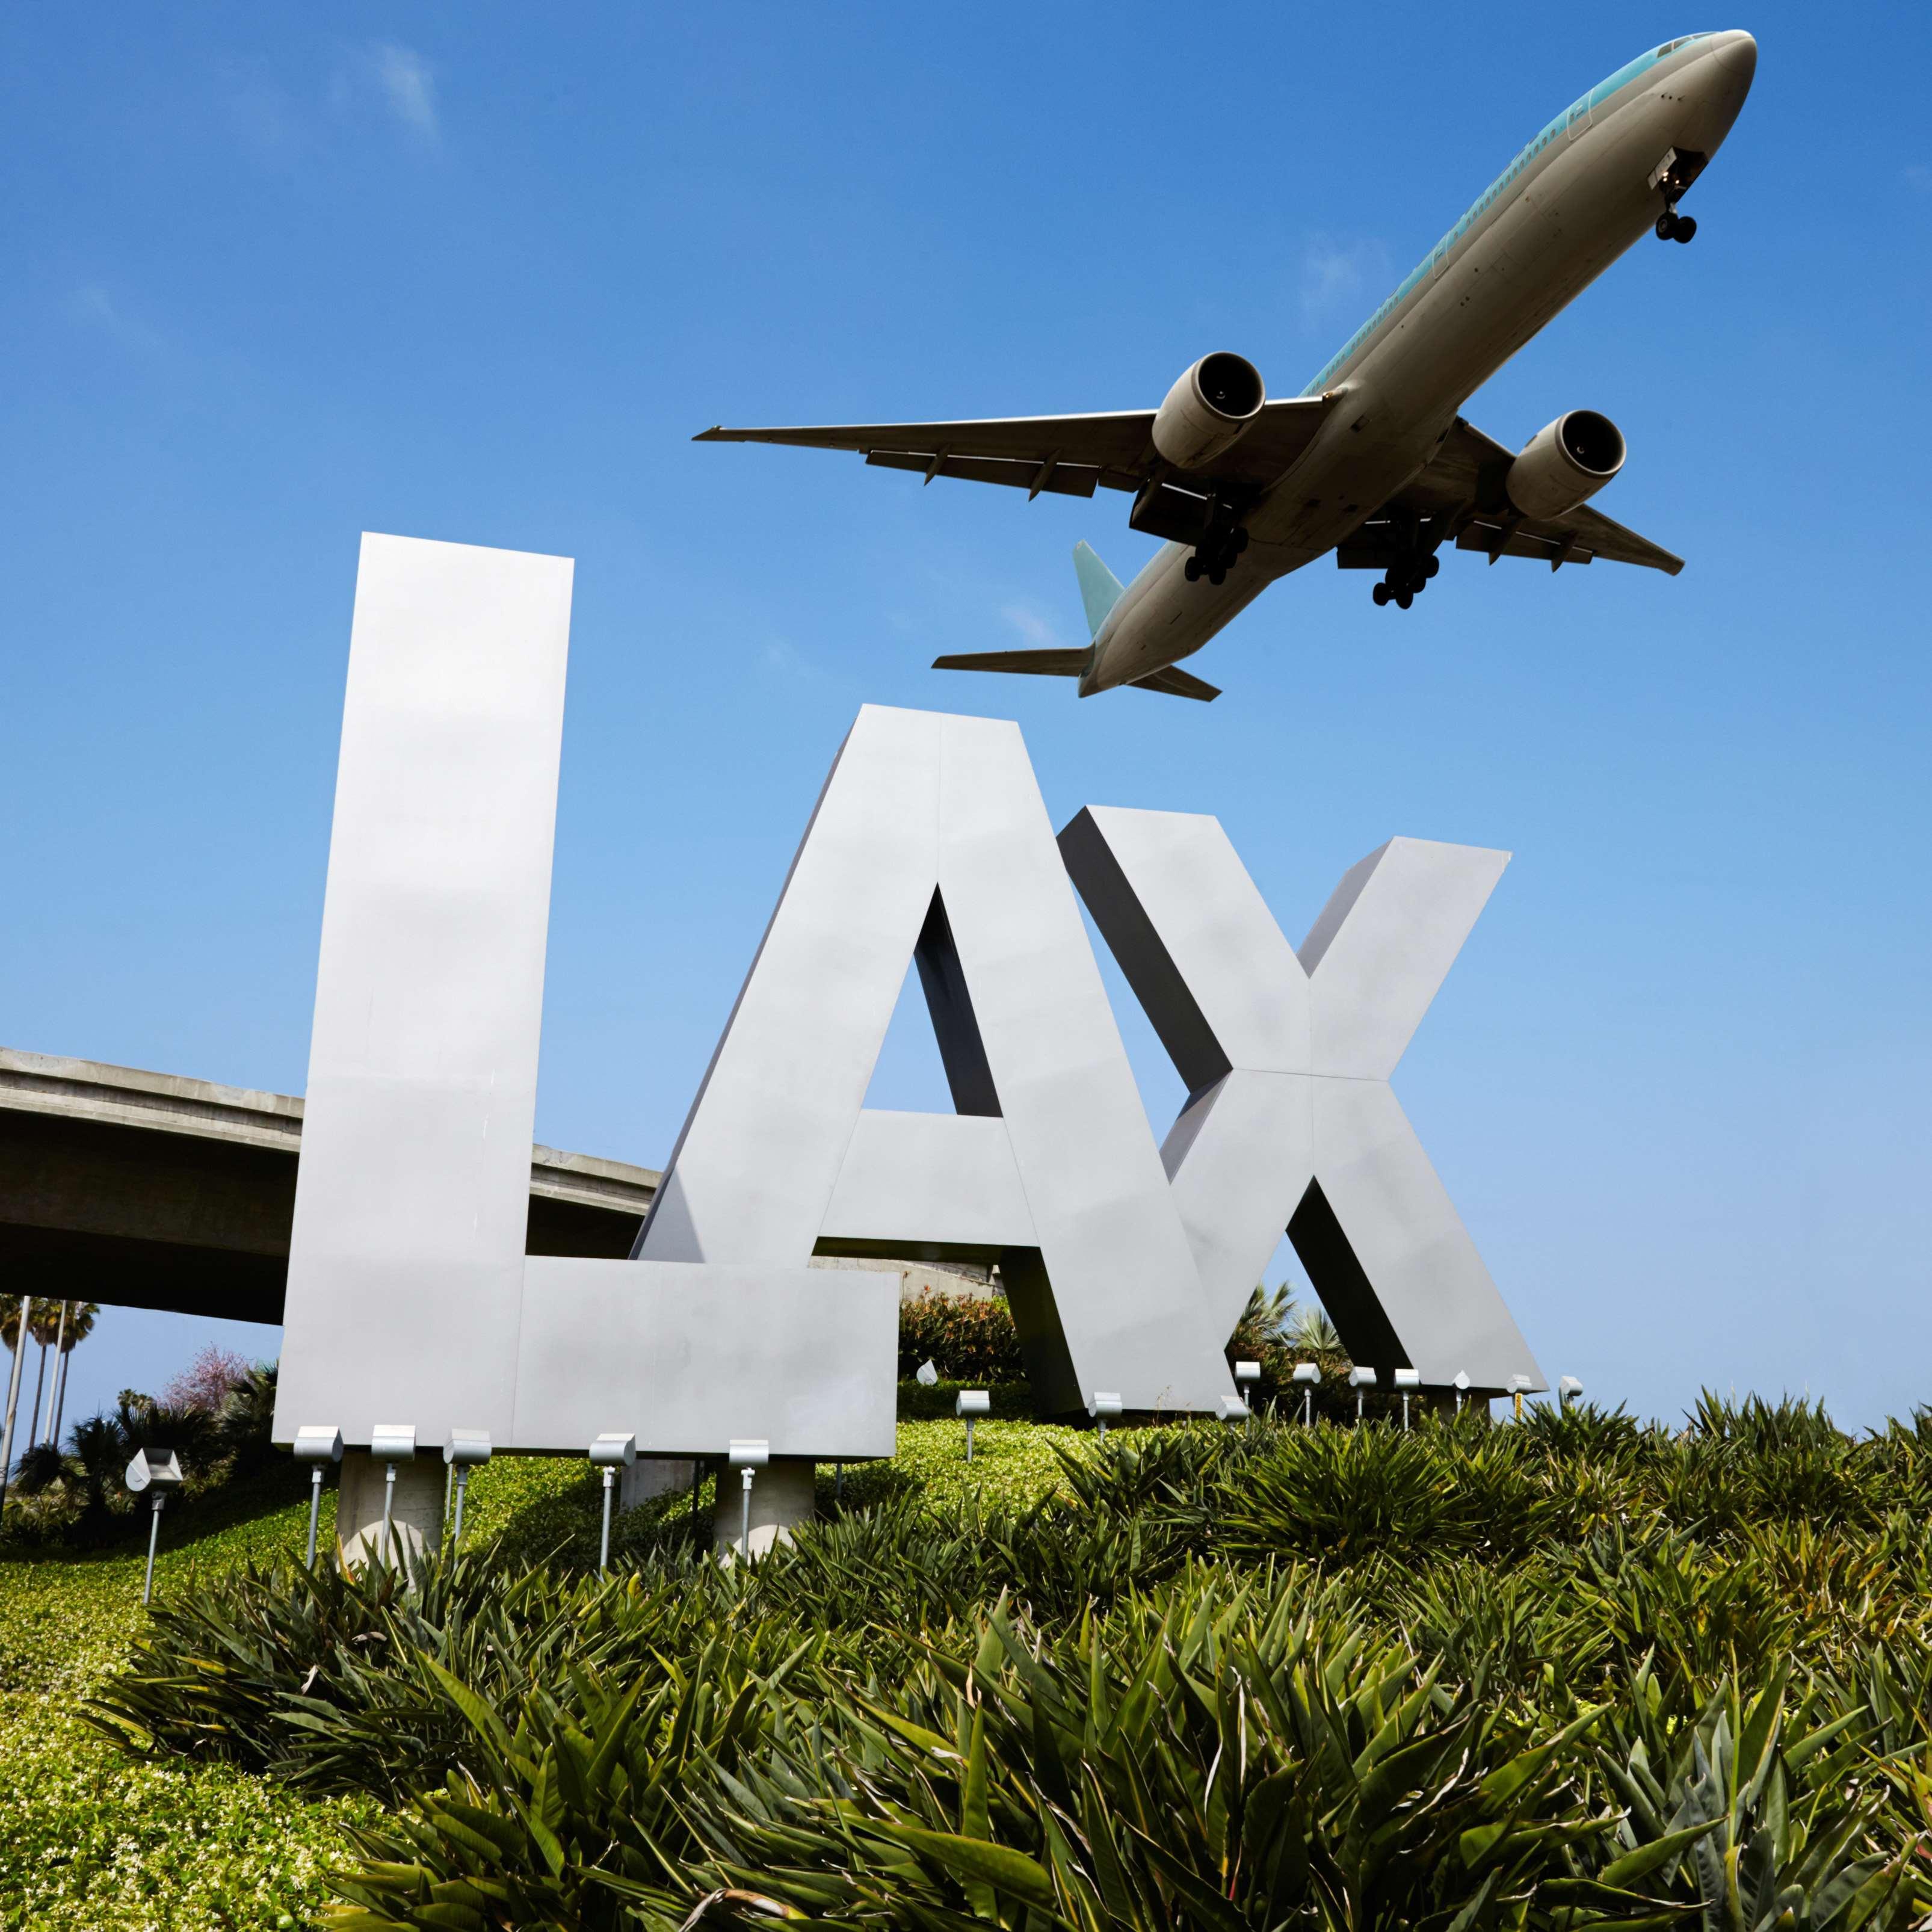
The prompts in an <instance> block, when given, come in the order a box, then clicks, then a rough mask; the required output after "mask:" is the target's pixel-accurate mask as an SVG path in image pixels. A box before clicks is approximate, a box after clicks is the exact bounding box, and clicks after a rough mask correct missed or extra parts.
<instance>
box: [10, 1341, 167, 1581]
mask: <svg viewBox="0 0 1932 1932" xmlns="http://www.w3.org/2000/svg"><path fill="white" fill-rule="evenodd" d="M22 1332H23V1334H24V1333H25V1331H24V1330H23V1331H22ZM126 1481H127V1487H128V1488H129V1489H130V1490H133V1493H135V1495H136V1496H139V1494H140V1493H142V1490H152V1491H153V1492H154V1509H153V1511H152V1513H151V1514H150V1515H149V1517H148V1574H147V1577H146V1578H145V1580H144V1581H143V1582H142V1585H141V1601H142V1603H144V1604H145V1603H146V1602H148V1601H149V1599H150V1598H152V1597H153V1595H154V1544H155V1541H156V1539H157V1538H158V1537H159V1536H160V1533H161V1505H162V1504H163V1503H164V1502H166V1501H167V1499H168V1492H169V1490H178V1489H179V1488H180V1487H181V1481H182V1478H181V1461H180V1459H179V1458H178V1457H177V1456H176V1455H175V1452H174V1451H172V1449H136V1451H134V1455H133V1460H132V1461H131V1462H130V1463H128V1465H127V1472H126Z"/></svg>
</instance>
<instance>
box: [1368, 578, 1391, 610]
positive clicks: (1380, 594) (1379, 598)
mask: <svg viewBox="0 0 1932 1932" xmlns="http://www.w3.org/2000/svg"><path fill="white" fill-rule="evenodd" d="M1389 594H1390V593H1389V587H1388V585H1387V584H1386V583H1378V584H1377V585H1376V586H1375V588H1374V589H1373V590H1371V591H1370V592H1369V595H1370V596H1371V597H1373V598H1374V599H1375V600H1376V604H1377V606H1378V607H1379V606H1381V605H1382V604H1386V603H1387V602H1388V601H1389Z"/></svg>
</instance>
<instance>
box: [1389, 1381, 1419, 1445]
mask: <svg viewBox="0 0 1932 1932" xmlns="http://www.w3.org/2000/svg"><path fill="white" fill-rule="evenodd" d="M1395 1385H1396V1387H1397V1388H1399V1389H1400V1390H1401V1391H1402V1433H1403V1435H1405V1436H1406V1435H1407V1434H1408V1433H1409V1397H1410V1395H1411V1394H1412V1393H1413V1392H1414V1391H1415V1390H1417V1389H1419V1388H1421V1386H1422V1372H1421V1370H1419V1369H1398V1370H1396V1372H1395Z"/></svg>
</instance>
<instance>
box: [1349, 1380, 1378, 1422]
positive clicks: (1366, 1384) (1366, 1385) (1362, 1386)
mask: <svg viewBox="0 0 1932 1932" xmlns="http://www.w3.org/2000/svg"><path fill="white" fill-rule="evenodd" d="M1375 1385H1376V1372H1375V1370H1373V1369H1351V1370H1349V1387H1350V1388H1352V1389H1353V1390H1354V1391H1355V1427H1357V1428H1358V1429H1359V1428H1361V1426H1362V1397H1363V1394H1364V1391H1367V1390H1369V1389H1372V1388H1374V1387H1375Z"/></svg>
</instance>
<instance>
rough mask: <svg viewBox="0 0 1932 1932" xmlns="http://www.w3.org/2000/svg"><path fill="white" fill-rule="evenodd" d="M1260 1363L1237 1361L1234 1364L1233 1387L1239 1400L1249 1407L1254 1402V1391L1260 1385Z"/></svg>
mask: <svg viewBox="0 0 1932 1932" xmlns="http://www.w3.org/2000/svg"><path fill="white" fill-rule="evenodd" d="M1261 1382H1262V1365H1261V1364H1260V1363H1259V1362H1237V1363H1236V1364H1235V1389H1236V1391H1237V1392H1238V1394H1239V1395H1240V1396H1241V1400H1243V1401H1244V1402H1245V1403H1247V1404H1248V1405H1249V1406H1250V1407H1253V1403H1254V1392H1255V1391H1256V1389H1258V1388H1260V1387H1261Z"/></svg>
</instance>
